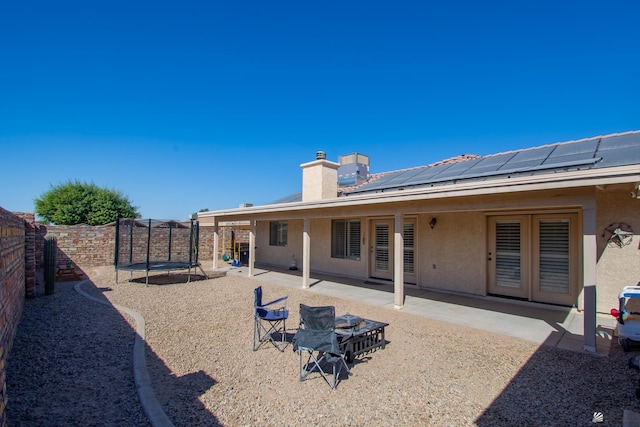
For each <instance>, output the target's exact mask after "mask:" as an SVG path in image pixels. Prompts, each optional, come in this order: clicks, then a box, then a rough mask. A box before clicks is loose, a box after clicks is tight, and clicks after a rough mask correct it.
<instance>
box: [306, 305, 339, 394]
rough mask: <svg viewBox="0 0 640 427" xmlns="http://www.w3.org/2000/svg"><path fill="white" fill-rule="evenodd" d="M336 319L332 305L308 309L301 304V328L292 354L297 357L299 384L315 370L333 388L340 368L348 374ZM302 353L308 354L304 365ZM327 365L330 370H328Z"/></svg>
mask: <svg viewBox="0 0 640 427" xmlns="http://www.w3.org/2000/svg"><path fill="white" fill-rule="evenodd" d="M335 319H336V313H335V308H334V307H333V306H322V307H309V306H307V305H304V304H300V326H299V328H298V331H297V332H296V334H295V336H294V337H293V351H297V352H298V353H299V354H300V381H304V380H305V379H306V378H307V377H308V376H309V374H310V373H312V372H316V371H317V372H319V373H320V375H322V378H324V380H325V381H326V382H327V384H329V387H331V388H332V389H335V388H336V386H337V385H338V382H339V381H340V373H341V372H342V369H343V368H344V369H345V370H346V372H347V375H348V374H349V367H348V366H347V362H345V360H344V356H343V355H342V353H341V352H340V346H339V344H338V338H337V336H336V333H335V327H336V325H335ZM303 353H305V354H306V355H307V361H306V363H303ZM329 366H330V368H331V370H328V369H327V368H329ZM330 376H331V379H330Z"/></svg>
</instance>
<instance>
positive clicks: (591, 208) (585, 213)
mask: <svg viewBox="0 0 640 427" xmlns="http://www.w3.org/2000/svg"><path fill="white" fill-rule="evenodd" d="M582 251H583V252H582V258H583V262H582V269H583V270H582V277H583V279H584V291H583V298H584V346H583V349H584V351H588V352H591V353H595V352H596V310H597V307H596V301H597V299H596V272H597V269H596V266H597V261H598V248H597V240H596V207H595V202H593V201H591V202H589V203H588V204H585V205H584V206H583V207H582Z"/></svg>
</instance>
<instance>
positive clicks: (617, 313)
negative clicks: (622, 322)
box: [609, 308, 620, 317]
mask: <svg viewBox="0 0 640 427" xmlns="http://www.w3.org/2000/svg"><path fill="white" fill-rule="evenodd" d="M609 313H611V315H612V316H613V317H619V316H620V312H619V311H618V309H617V308H612V309H611V311H610V312H609Z"/></svg>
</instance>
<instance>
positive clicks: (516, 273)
mask: <svg viewBox="0 0 640 427" xmlns="http://www.w3.org/2000/svg"><path fill="white" fill-rule="evenodd" d="M520 236H521V233H520V222H518V221H501V222H497V223H496V273H495V274H496V285H498V286H504V287H508V288H519V287H520V286H521V280H520V279H521V277H520V276H521V254H520V248H521V246H520Z"/></svg>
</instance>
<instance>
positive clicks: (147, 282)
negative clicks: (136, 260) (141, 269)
mask: <svg viewBox="0 0 640 427" xmlns="http://www.w3.org/2000/svg"><path fill="white" fill-rule="evenodd" d="M144 284H145V285H146V286H149V270H147V280H146V281H145V282H144Z"/></svg>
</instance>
